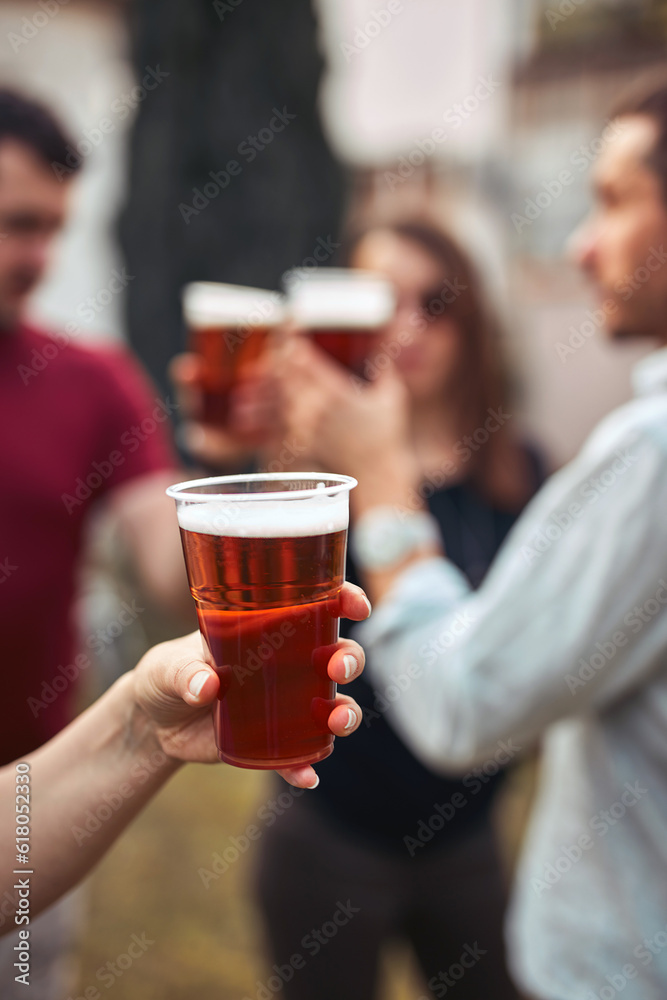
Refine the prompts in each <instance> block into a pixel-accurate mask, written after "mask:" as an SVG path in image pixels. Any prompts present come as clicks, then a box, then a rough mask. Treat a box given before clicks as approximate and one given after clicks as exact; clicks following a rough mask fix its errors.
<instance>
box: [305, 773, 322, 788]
mask: <svg viewBox="0 0 667 1000" xmlns="http://www.w3.org/2000/svg"><path fill="white" fill-rule="evenodd" d="M319 783H320V776H319V774H316V775H315V784H314V785H308V786H307V788H308V791H311V790H312V789H313V788H317V786H318V785H319Z"/></svg>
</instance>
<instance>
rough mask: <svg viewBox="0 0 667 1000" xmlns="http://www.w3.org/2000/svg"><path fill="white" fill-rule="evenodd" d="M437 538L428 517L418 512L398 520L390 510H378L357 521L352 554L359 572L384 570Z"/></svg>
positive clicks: (353, 533) (391, 509)
mask: <svg viewBox="0 0 667 1000" xmlns="http://www.w3.org/2000/svg"><path fill="white" fill-rule="evenodd" d="M439 539H440V529H439V528H438V525H437V523H436V522H435V520H434V519H433V517H432V515H431V514H427V513H426V512H425V511H419V512H415V513H414V514H410V516H409V517H404V518H402V519H401V518H399V517H398V515H397V513H396V511H395V510H394V509H393V508H391V507H386V508H379V509H377V510H371V511H368V512H367V513H366V514H364V515H363V516H362V517H361V518H360V519H359V522H358V523H357V525H356V526H355V528H354V529H353V531H352V552H353V555H354V557H355V559H356V560H357V562H358V563H359V566H360V568H361V569H364V568H365V569H369V570H374V569H387V568H388V567H390V566H394V565H395V564H396V563H399V562H401V560H403V559H405V558H406V556H408V555H410V553H411V552H414V551H416V550H417V549H419V548H421V547H422V546H426V545H428V544H430V543H435V544H437V542H438V540H439Z"/></svg>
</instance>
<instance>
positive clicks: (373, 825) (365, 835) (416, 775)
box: [302, 450, 543, 857]
mask: <svg viewBox="0 0 667 1000" xmlns="http://www.w3.org/2000/svg"><path fill="white" fill-rule="evenodd" d="M528 454H529V457H530V464H531V469H532V470H533V478H534V484H535V489H537V487H538V485H539V483H540V481H541V479H542V478H543V476H542V474H541V469H540V462H539V460H538V458H537V456H536V455H535V454H534V453H533V452H532V450H531V451H529V452H528ZM428 506H429V509H430V511H431V513H432V514H433V516H434V517H435V518H436V520H437V522H438V524H439V526H440V530H441V532H442V537H443V541H444V545H445V551H446V552H447V555H448V557H449V559H451V560H452V562H453V563H455V565H456V566H458V567H459V569H461V570H462V571H463V572H464V573H465V575H466V576H467V578H468V580H469V582H470V584H471V585H472V586H473V587H475V588H476V587H478V586H479V585H480V583H481V582H482V580H483V578H484V576H485V574H486V572H487V570H488V568H489V566H490V565H491V562H492V561H493V558H494V556H495V554H496V552H497V551H498V549H499V547H500V545H501V544H502V542H503V540H504V539H505V537H506V535H507V534H508V532H509V530H510V528H511V527H512V525H513V524H514V522H515V520H516V518H517V513H508V512H507V511H503V510H499V509H497V508H494V507H493V506H490V505H489V503H488V501H486V500H484V499H483V498H482V497H481V496H480V494H479V492H478V490H477V489H476V488H475V487H474V486H473V485H472V484H470V483H461V484H459V485H455V486H450V487H448V488H445V489H441V490H439V491H437V492H435V493H434V494H433V496H432V497H431V498H430V499H429V501H428ZM347 579H348V580H351V581H352V582H354V583H357V582H359V579H358V575H357V572H356V567H355V566H354V563H353V561H352V559H351V558H350V555H349V553H348V568H347ZM341 635H354V625H353V623H351V622H347V621H342V622H341ZM345 692H346V694H350V695H352V696H353V697H354V698H356V700H357V701H358V703H359V704H360V705H361V707H362V708H363V710H364V721H363V722H362V724H361V726H360V728H359V729H358V731H357V732H356V733H355V734H354V736H353V737H352V738H351V739H344V740H342V739H341V740H336V745H335V749H334V752H333V754H332V755H331V756H330V757H328V758H327V759H326V760H324V761H322V763H321V764H318V765H317V771H318V774H319V775H320V785H319V787H318V788H317V789H315V790H314V791H312V792H308V794H307V796H305V798H304V799H303V800H302V801H306V800H307V803H308V805H309V806H311V807H312V808H315V809H317V810H319V811H320V812H321V813H322V814H325V816H326V818H327V820H328V822H329V823H333V824H336V825H338V826H340V827H341V828H344V830H345V831H346V832H347V833H348V835H351V836H353V837H356V838H358V839H361V840H363V841H364V842H366V844H367V845H368V846H371V847H373V848H375V849H379V850H386V851H393V852H396V853H399V854H402V855H403V856H404V857H410V856H413V857H414V856H422V855H423V853H424V852H425V851H429V850H431V849H433V848H434V847H435V848H438V847H443V846H445V845H446V844H447V843H448V842H451V841H453V840H454V839H455V838H458V837H461V836H462V835H463V834H464V833H466V831H470V830H471V829H472V828H473V827H474V826H475V825H477V824H479V823H480V822H481V821H483V820H484V819H485V818H487V816H488V812H489V809H490V806H491V803H492V800H493V797H494V795H495V793H496V791H497V789H498V785H499V782H500V781H501V780H502V774H501V773H500V772H499V773H498V774H496V775H495V776H491V775H489V774H488V773H485V772H484V771H481V770H478V771H471V772H469V773H468V774H467V775H465V776H464V777H463V778H460V779H458V778H457V779H455V780H450V779H449V778H443V777H441V776H439V775H437V774H434V773H433V772H432V771H430V770H428V769H427V768H426V767H424V766H423V765H422V764H421V763H420V762H419V761H418V760H417V759H416V758H415V757H414V756H413V755H412V753H411V752H410V751H409V750H408V749H407V747H406V746H405V745H404V744H403V743H402V742H401V740H400V739H399V738H398V736H397V735H396V734H395V732H394V730H393V729H392V728H391V726H390V724H389V723H388V722H387V719H386V715H385V714H384V713H383V711H382V702H380V703H379V704H378V702H376V695H375V692H374V691H373V688H372V687H371V685H370V684H369V683H368V682H367V681H366V680H365V679H364V678H363V677H361V678H359V679H358V680H356V681H353V682H352V684H350V685H348V686H346V687H345ZM378 708H379V709H380V710H378ZM486 770H487V771H493V770H494V765H493V764H491V765H490V766H489V767H487V769H486Z"/></svg>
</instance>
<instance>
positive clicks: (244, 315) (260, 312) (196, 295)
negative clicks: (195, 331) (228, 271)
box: [183, 281, 285, 327]
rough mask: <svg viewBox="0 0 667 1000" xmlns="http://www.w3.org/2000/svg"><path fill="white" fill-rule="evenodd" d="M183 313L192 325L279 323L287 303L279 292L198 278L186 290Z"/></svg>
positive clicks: (283, 316)
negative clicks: (198, 279)
mask: <svg viewBox="0 0 667 1000" xmlns="http://www.w3.org/2000/svg"><path fill="white" fill-rule="evenodd" d="M183 314H184V316H185V322H186V323H187V325H188V326H191V327H211V326H231V327H237V326H276V325H277V324H278V323H282V322H283V320H284V318H285V306H284V299H283V297H282V295H280V294H279V293H278V292H268V291H266V290H265V289H263V288H246V287H245V286H243V285H222V284H217V283H216V282H213V281H195V282H193V283H192V284H190V285H186V286H185V288H184V289H183Z"/></svg>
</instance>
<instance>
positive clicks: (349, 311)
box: [284, 267, 396, 378]
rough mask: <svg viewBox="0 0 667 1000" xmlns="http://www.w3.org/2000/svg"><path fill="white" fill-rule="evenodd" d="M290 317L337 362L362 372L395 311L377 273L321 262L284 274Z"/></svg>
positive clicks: (391, 290)
mask: <svg viewBox="0 0 667 1000" xmlns="http://www.w3.org/2000/svg"><path fill="white" fill-rule="evenodd" d="M284 283H285V288H286V291H287V310H288V315H289V318H290V319H291V320H292V322H293V323H294V324H295V326H297V327H298V328H299V330H300V331H302V332H304V333H307V334H308V336H310V338H311V339H312V340H313V341H314V343H316V344H317V345H318V347H321V348H322V350H323V351H326V352H327V354H330V355H331V356H332V357H334V358H335V359H336V360H337V361H338V362H339V363H340V364H341V365H343V366H344V367H345V368H348V369H349V370H350V371H351V372H352V373H353V374H354V375H356V376H358V377H359V378H366V377H367V368H368V365H369V364H372V361H373V356H374V354H375V353H376V351H377V346H378V336H379V334H380V333H381V331H382V329H383V327H385V326H386V325H387V323H388V322H389V321H390V320H391V319H392V317H393V315H394V313H395V311H396V297H395V293H394V288H393V285H392V284H391V282H390V281H388V280H387V279H386V278H383V277H382V276H381V275H378V274H374V273H373V272H371V271H361V270H357V269H355V268H338V267H337V268H333V267H325V268H321V269H320V270H318V271H314V272H311V273H307V274H305V275H304V274H303V271H302V269H299V268H295V269H293V270H292V271H288V272H287V273H286V275H285V278H284Z"/></svg>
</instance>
